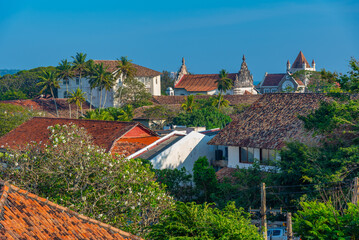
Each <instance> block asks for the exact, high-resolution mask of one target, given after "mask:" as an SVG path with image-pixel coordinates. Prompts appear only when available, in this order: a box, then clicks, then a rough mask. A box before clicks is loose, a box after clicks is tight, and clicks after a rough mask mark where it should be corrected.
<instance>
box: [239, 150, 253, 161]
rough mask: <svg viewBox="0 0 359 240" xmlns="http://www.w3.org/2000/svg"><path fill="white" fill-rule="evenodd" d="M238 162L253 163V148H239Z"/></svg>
mask: <svg viewBox="0 0 359 240" xmlns="http://www.w3.org/2000/svg"><path fill="white" fill-rule="evenodd" d="M239 162H241V163H253V162H254V148H246V147H242V148H239Z"/></svg>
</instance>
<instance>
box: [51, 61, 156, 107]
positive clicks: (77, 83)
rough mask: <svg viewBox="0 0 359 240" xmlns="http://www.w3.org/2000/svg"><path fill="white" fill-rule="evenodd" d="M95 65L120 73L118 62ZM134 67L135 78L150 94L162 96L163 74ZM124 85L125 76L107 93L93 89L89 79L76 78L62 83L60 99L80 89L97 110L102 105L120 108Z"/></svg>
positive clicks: (102, 62) (99, 62)
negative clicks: (119, 92) (120, 91)
mask: <svg viewBox="0 0 359 240" xmlns="http://www.w3.org/2000/svg"><path fill="white" fill-rule="evenodd" d="M94 63H95V64H103V65H104V67H107V71H108V72H111V73H112V74H113V75H116V73H117V71H118V68H117V65H118V61H117V60H94ZM133 65H134V67H135V68H136V70H137V72H136V76H135V78H136V79H137V80H138V81H140V82H142V83H143V84H144V85H145V87H146V89H147V91H148V92H150V93H151V94H152V95H153V96H160V95H161V73H160V72H157V71H155V70H152V69H149V68H146V67H142V66H140V65H137V64H133ZM122 83H123V76H122V75H120V76H119V78H117V79H116V81H115V85H114V86H113V88H112V89H111V91H106V90H105V89H103V90H102V91H101V90H99V89H98V88H94V89H91V87H90V83H89V78H88V77H82V78H81V79H80V77H79V76H75V78H74V79H73V81H72V80H69V81H67V82H66V81H64V80H62V81H60V88H59V89H58V97H59V98H68V96H69V93H70V92H72V91H75V90H76V89H77V88H80V89H81V90H82V91H83V92H85V93H86V95H85V97H86V101H87V102H89V103H91V104H92V105H93V106H94V107H96V108H98V107H100V103H101V106H102V107H119V106H120V104H121V103H120V100H119V98H118V97H117V94H118V91H119V90H120V88H121V87H122Z"/></svg>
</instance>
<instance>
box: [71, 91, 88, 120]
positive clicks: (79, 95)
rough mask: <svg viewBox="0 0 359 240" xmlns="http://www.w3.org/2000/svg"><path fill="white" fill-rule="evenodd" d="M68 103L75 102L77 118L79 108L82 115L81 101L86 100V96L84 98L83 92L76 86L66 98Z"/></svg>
mask: <svg viewBox="0 0 359 240" xmlns="http://www.w3.org/2000/svg"><path fill="white" fill-rule="evenodd" d="M67 101H68V103H69V104H71V103H75V104H76V107H77V112H76V113H77V114H76V116H77V118H79V108H80V110H81V115H83V112H82V103H83V102H85V101H86V98H85V93H84V92H83V91H82V90H81V89H80V88H77V89H76V91H72V92H71V93H70V98H69V99H67Z"/></svg>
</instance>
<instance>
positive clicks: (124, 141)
mask: <svg viewBox="0 0 359 240" xmlns="http://www.w3.org/2000/svg"><path fill="white" fill-rule="evenodd" d="M158 139H160V138H159V137H154V136H151V137H142V138H121V139H120V140H118V141H117V142H116V143H115V144H114V146H113V147H112V149H111V153H112V154H115V153H117V154H121V155H124V156H125V157H127V156H130V155H131V154H133V153H135V152H137V151H139V150H141V149H142V148H145V147H147V146H148V145H150V144H152V143H154V142H155V141H157V140H158Z"/></svg>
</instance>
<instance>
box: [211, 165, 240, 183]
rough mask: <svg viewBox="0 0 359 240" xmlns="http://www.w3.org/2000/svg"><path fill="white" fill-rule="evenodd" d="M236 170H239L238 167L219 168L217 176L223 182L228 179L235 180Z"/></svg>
mask: <svg viewBox="0 0 359 240" xmlns="http://www.w3.org/2000/svg"><path fill="white" fill-rule="evenodd" d="M236 171H238V169H237V168H229V167H224V168H221V169H219V170H218V171H217V172H216V177H217V180H218V182H223V181H225V180H226V179H227V180H230V181H231V180H233V179H234V177H233V174H234V173H235V172H236Z"/></svg>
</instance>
